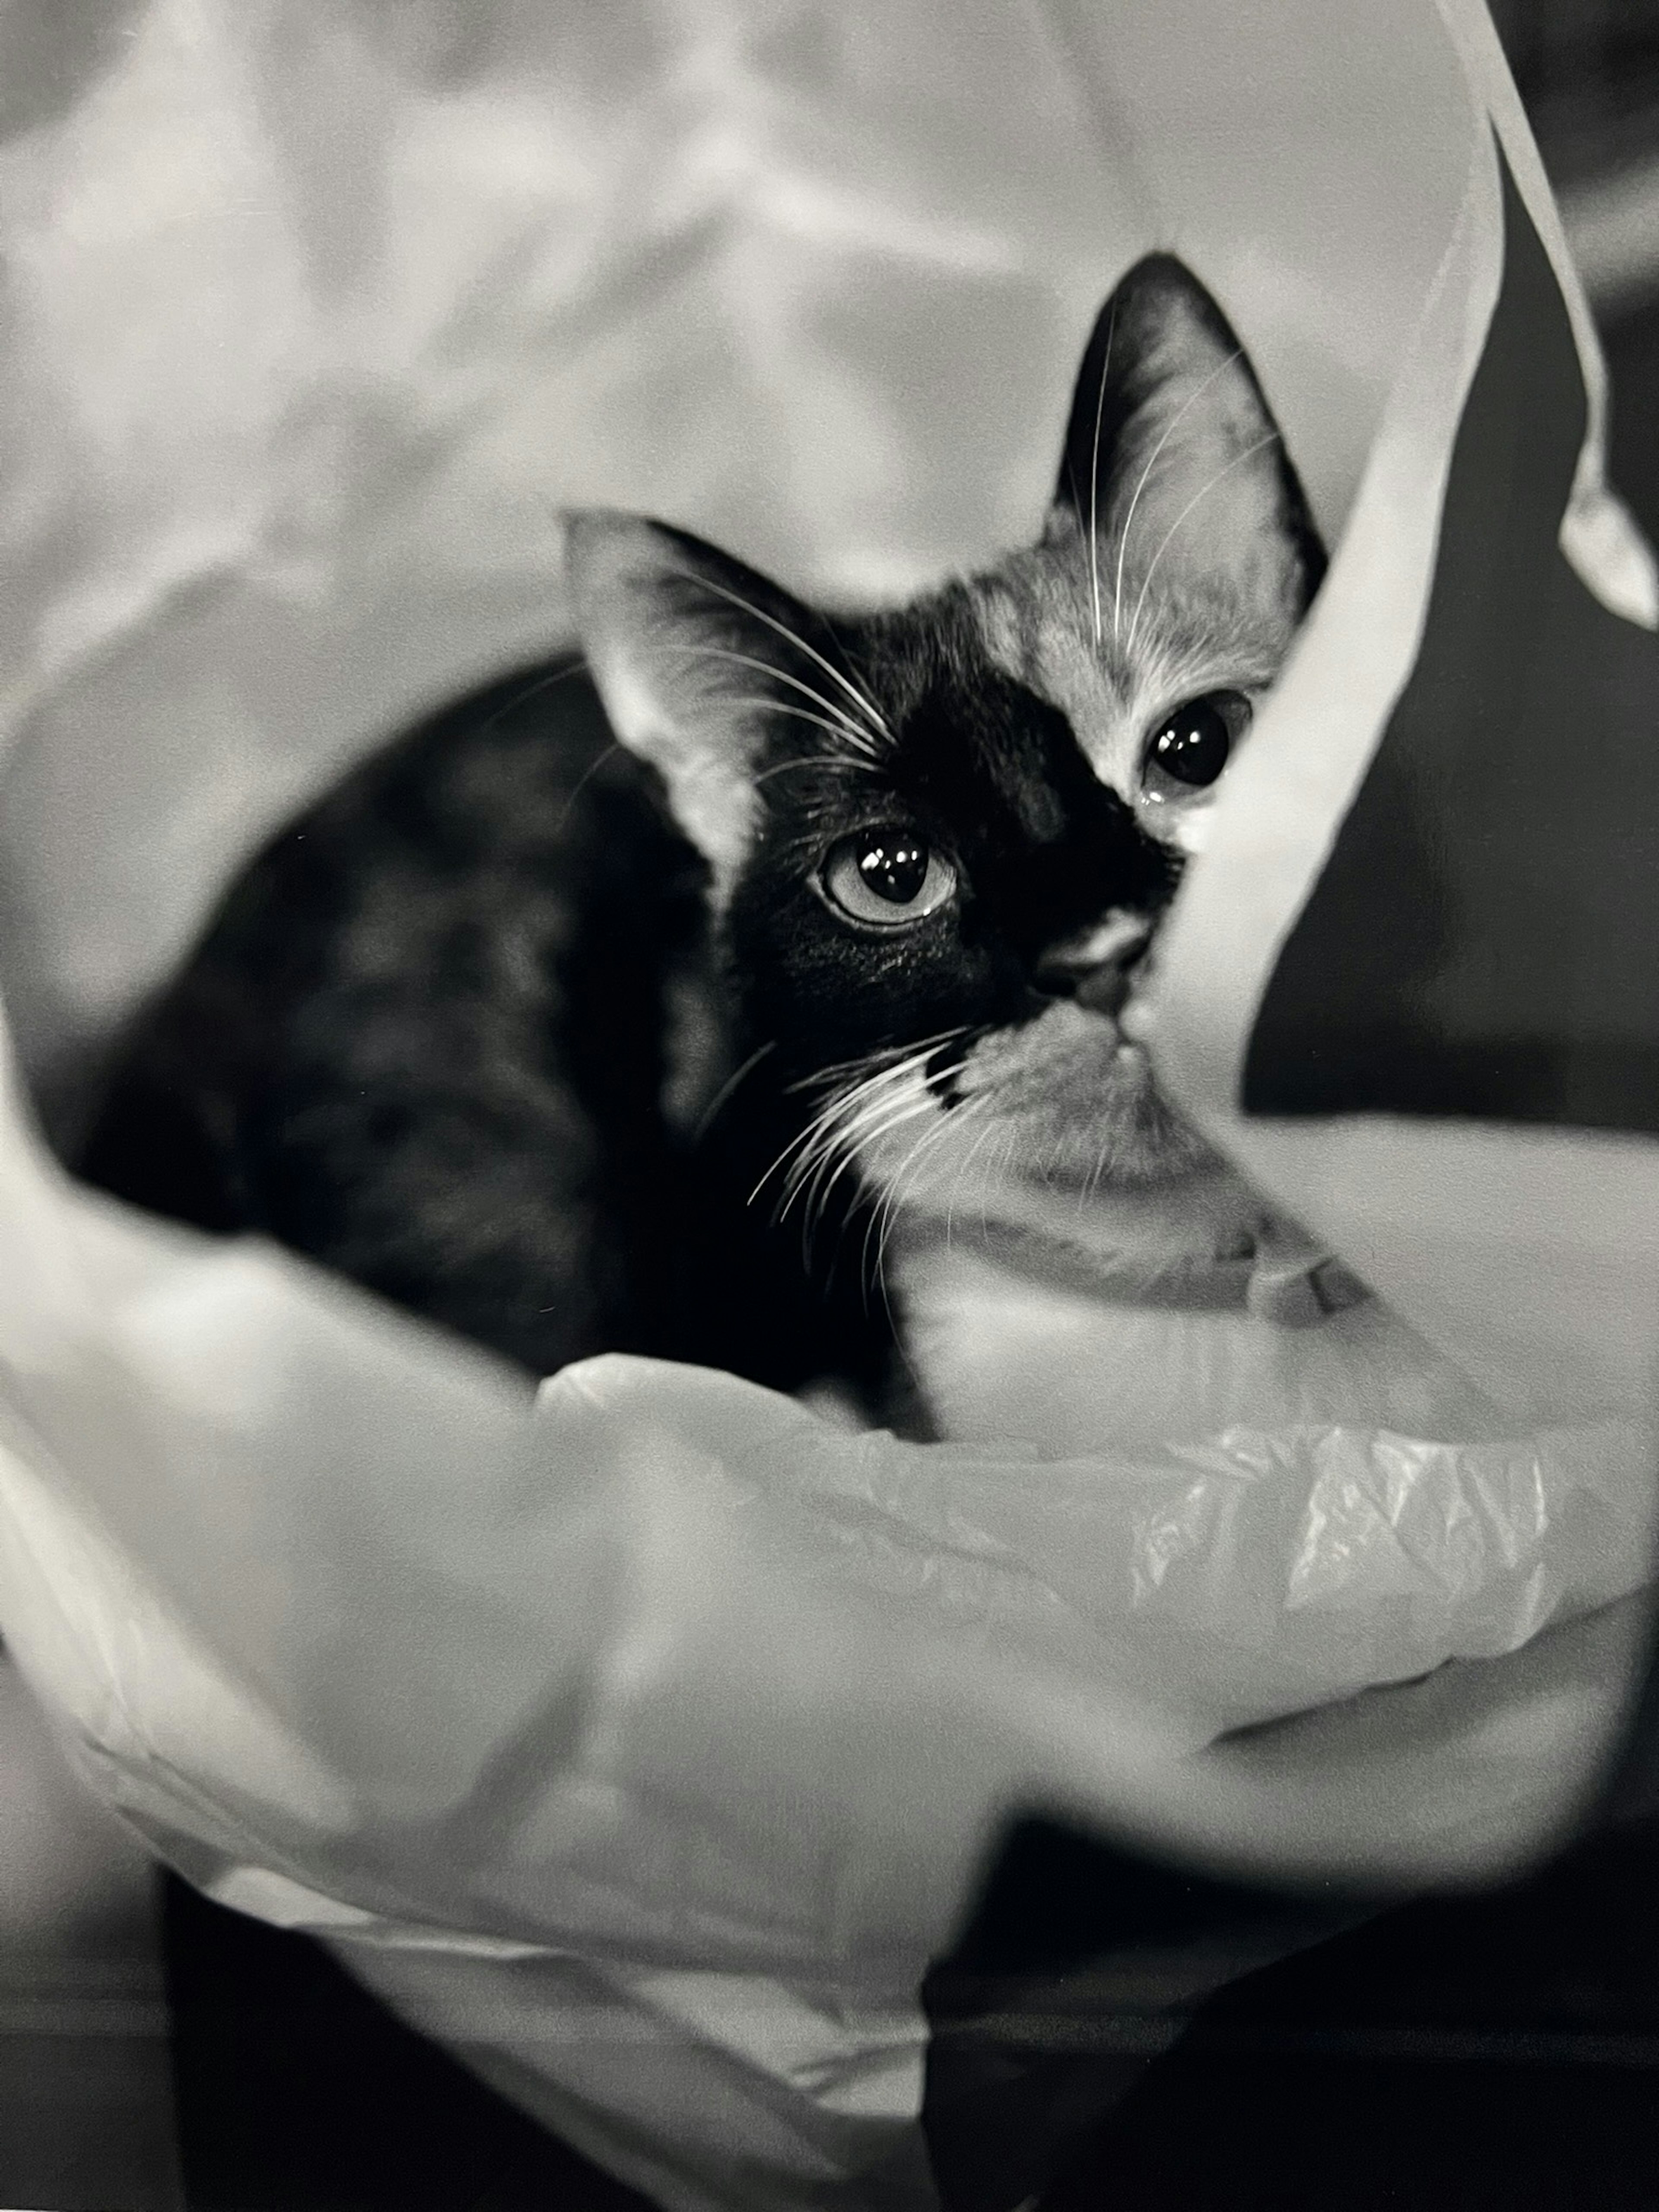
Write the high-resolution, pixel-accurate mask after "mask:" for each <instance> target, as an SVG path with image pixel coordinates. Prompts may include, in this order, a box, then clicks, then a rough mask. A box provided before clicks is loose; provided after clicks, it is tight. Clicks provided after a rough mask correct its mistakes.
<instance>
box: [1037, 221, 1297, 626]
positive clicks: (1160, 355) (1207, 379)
mask: <svg viewBox="0 0 1659 2212" xmlns="http://www.w3.org/2000/svg"><path fill="white" fill-rule="evenodd" d="M1054 503H1055V508H1056V510H1057V512H1058V513H1060V514H1062V515H1065V516H1066V517H1068V518H1070V519H1071V520H1073V521H1074V522H1075V524H1076V525H1077V526H1078V527H1079V529H1080V530H1081V532H1082V535H1083V537H1084V539H1085V543H1090V542H1091V543H1092V544H1093V545H1094V546H1095V548H1096V549H1097V560H1103V558H1104V557H1105V553H1106V550H1107V549H1108V548H1113V549H1115V551H1114V553H1113V556H1112V558H1113V563H1114V566H1115V568H1121V571H1122V573H1123V574H1127V575H1129V576H1132V577H1133V578H1134V579H1135V581H1136V587H1137V590H1139V587H1140V586H1141V585H1142V584H1143V583H1145V582H1146V580H1148V579H1149V577H1150V576H1151V574H1152V572H1153V571H1154V570H1157V571H1158V574H1160V575H1161V576H1163V577H1164V579H1165V580H1168V581H1170V582H1172V583H1173V582H1176V581H1177V580H1179V579H1181V578H1182V576H1183V575H1185V576H1188V577H1190V576H1193V575H1194V574H1199V575H1206V574H1207V575H1210V576H1215V575H1218V574H1225V576H1226V577H1228V578H1229V579H1230V580H1231V582H1232V583H1233V584H1234V586H1236V587H1237V589H1239V590H1240V591H1242V592H1243V594H1244V596H1245V597H1246V598H1247V599H1251V600H1254V601H1257V602H1261V603H1264V604H1268V605H1273V606H1275V607H1282V608H1283V610H1284V611H1285V612H1286V613H1287V614H1288V615H1289V616H1290V617H1291V619H1292V620H1298V619H1299V618H1300V617H1301V616H1302V615H1303V614H1304V613H1305V612H1306V611H1307V607H1308V604H1309V602H1310V599H1312V597H1313V595H1314V592H1316V590H1317V588H1318V586H1319V583H1320V580H1321V579H1322V576H1323V574H1324V570H1325V554H1324V549H1323V547H1322V544H1321V543H1320V539H1319V534H1318V532H1317V531H1316V528H1315V526H1314V522H1313V517H1312V514H1311V513H1310V510H1309V507H1308V502H1307V499H1306V496H1305V495H1304V492H1303V489H1302V485H1301V483H1300V480H1299V479H1298V477H1297V473H1296V471H1295V469H1294V467H1293V466H1292V465H1291V459H1290V456H1289V454H1288V453H1286V451H1285V441H1284V438H1283V436H1282V435H1281V434H1280V431H1279V425H1278V423H1277V422H1275V421H1274V419H1273V412H1272V410H1271V409H1270V408H1269V407H1268V405H1267V399H1266V398H1265V397H1264V395H1263V393H1262V390H1261V384H1260V382H1259V381H1258V380H1257V377H1256V374H1255V369H1254V368H1253V367H1252V366H1251V363H1250V361H1249V356H1247V354H1246V353H1245V351H1244V349H1243V345H1242V344H1241V343H1240V341H1239V338H1238V336H1237V332H1236V331H1234V329H1233V327H1232V325H1231V323H1229V321H1228V320H1227V318H1226V317H1225V315H1224V314H1223V313H1222V312H1221V309H1220V308H1219V307H1218V306H1217V305H1216V302H1215V301H1214V300H1213V299H1212V297H1211V295H1210V294H1209V292H1208V291H1207V290H1206V289H1205V287H1204V286H1203V285H1202V284H1201V283H1200V282H1199V280H1198V278H1197V277H1196V276H1194V275H1193V273H1192V271H1191V270H1189V269H1188V267H1187V266H1186V264H1185V263H1183V262H1181V261H1178V260H1177V259H1176V258H1175V256H1174V255H1173V254H1170V253H1152V254H1148V255H1147V256H1146V258H1145V259H1144V260H1142V261H1138V262H1137V263H1136V264H1135V265H1134V267H1133V269H1131V270H1129V272H1128V274H1127V276H1125V277H1124V278H1123V279H1122V281H1121V283H1119V285H1118V286H1117V289H1115V291H1114V292H1113V294H1112V295H1111V297H1110V298H1109V300H1108V301H1107V302H1106V304H1105V306H1104V307H1103V308H1102V309H1101V311H1100V314H1099V317H1098V318H1097V321H1096V324H1095V327H1094V331H1093V332H1092V334H1091V337H1090V339H1089V343H1088V345H1087V347H1086V349H1085V352H1084V356H1083V365H1082V368H1081V369H1080V370H1079V374H1078V381H1077V388H1076V391H1075V392H1074V394H1073V399H1072V411H1071V416H1070V420H1069V421H1068V422H1067V424H1066V441H1065V446H1064V448H1063V451H1062V453H1061V457H1060V477H1059V481H1058V483H1057V484H1056V486H1055V489H1054Z"/></svg>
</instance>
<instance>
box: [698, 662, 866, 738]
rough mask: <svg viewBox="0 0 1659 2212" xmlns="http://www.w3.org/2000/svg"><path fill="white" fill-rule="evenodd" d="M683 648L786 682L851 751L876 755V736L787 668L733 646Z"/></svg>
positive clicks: (775, 680)
mask: <svg viewBox="0 0 1659 2212" xmlns="http://www.w3.org/2000/svg"><path fill="white" fill-rule="evenodd" d="M686 651H687V653H688V655H689V657H690V659H696V660H730V661H732V662H734V663H735V664H736V665H737V666H738V667H739V668H755V669H758V670H759V671H760V672H761V674H762V675H763V676H769V677H770V678H772V680H773V681H774V682H775V683H777V684H787V685H788V686H789V688H790V690H792V691H799V693H800V695H801V696H802V697H803V698H804V699H810V700H811V702H813V704H814V705H815V706H817V707H822V708H823V711H824V713H825V714H827V715H828V716H829V720H830V725H831V726H832V728H833V729H834V730H835V731H836V733H837V734H838V735H840V736H842V737H843V738H846V739H847V741H848V744H850V745H852V746H853V748H854V750H856V751H859V752H864V753H868V754H869V755H870V756H871V757H872V758H874V757H876V744H875V739H874V737H873V736H872V732H870V731H868V730H866V729H863V728H861V727H860V725H859V724H858V723H856V722H854V721H851V720H848V716H847V715H846V714H845V713H844V712H843V710H842V708H839V707H837V706H836V702H834V700H833V699H826V698H825V697H824V696H823V692H822V691H817V690H814V689H813V687H812V686H811V684H808V683H807V682H805V679H804V678H801V677H799V676H792V675H791V674H790V673H789V671H788V670H787V668H775V667H774V665H772V663H771V662H770V661H769V660H763V659H761V658H760V656H759V654H758V653H739V652H738V650H737V649H736V647H733V646H728V645H697V646H691V647H688V648H686Z"/></svg>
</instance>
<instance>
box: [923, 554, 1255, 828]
mask: <svg viewBox="0 0 1659 2212" xmlns="http://www.w3.org/2000/svg"><path fill="white" fill-rule="evenodd" d="M1120 550H1121V549H1120V547H1119V545H1118V544H1117V543H1116V542H1115V540H1114V539H1112V538H1103V540H1102V542H1101V543H1100V544H1099V546H1098V547H1097V548H1091V546H1090V545H1089V544H1086V543H1085V538H1084V533H1083V532H1081V531H1080V530H1076V529H1074V528H1073V527H1072V526H1070V525H1069V523H1068V522H1067V520H1066V518H1063V517H1062V518H1060V520H1059V522H1058V524H1057V526H1055V527H1054V529H1053V530H1052V531H1051V533H1050V535H1049V536H1048V538H1045V539H1044V540H1043V541H1042V543H1040V544H1037V545H1036V546H1033V547H1030V548H1029V549H1028V550H1025V551H1023V552H1021V553H1018V554H1015V555H1012V556H1010V557H1009V558H1008V559H1006V561H1004V562H1001V563H1000V565H999V566H998V567H997V568H994V569H992V570H989V571H987V572H986V573H985V574H981V575H979V576H976V577H974V578H972V579H971V580H969V582H968V583H967V584H966V585H965V586H963V599H964V605H965V607H966V609H967V610H968V611H969V617H970V619H971V623H972V626H973V629H974V633H975V640H976V643H977V646H978V649H979V650H980V652H981V653H982V654H983V656H984V659H985V661H986V663H987V665H989V666H990V667H992V668H994V670H996V671H998V672H999V673H1000V675H1002V676H1004V677H1006V678H1010V679H1012V682H1014V683H1015V684H1018V685H1019V686H1020V687H1021V688H1022V689H1023V690H1026V691H1029V692H1030V693H1031V694H1033V695H1035V696H1036V697H1037V698H1038V699H1041V700H1043V701H1045V702H1048V703H1049V704H1050V705H1052V706H1053V707H1054V708H1058V709H1059V711H1060V713H1061V714H1063V715H1064V716H1065V718H1066V721H1067V723H1068V724H1069V726H1070V727H1071V730H1072V732H1073V735H1074V737H1075V738H1076V740H1077V743H1078V745H1079V748H1080V750H1082V752H1083V754H1084V757H1085V759H1086V760H1087V761H1088V763H1089V765H1090V766H1091V769H1093V770H1094V773H1095V774H1096V775H1097V776H1098V777H1099V778H1100V780H1101V781H1103V783H1106V784H1108V785H1109V786H1111V787H1114V788H1115V789H1118V790H1120V791H1122V792H1124V793H1125V794H1126V795H1127V789H1128V787H1129V786H1130V785H1131V784H1132V783H1133V779H1134V776H1135V775H1136V773H1137V770H1138V768H1139V757H1140V751H1141V747H1142V745H1143V744H1144V741H1145V739H1146V736H1147V735H1148V734H1149V733H1150V732H1151V730H1152V727H1154V726H1155V725H1156V724H1157V722H1158V720H1160V719H1161V718H1162V717H1163V716H1164V715H1166V714H1169V713H1170V711H1171V710H1172V709H1173V708H1176V707H1177V706H1179V705H1181V704H1182V702H1184V701H1186V700H1188V699H1191V698H1194V697H1195V696H1200V695H1201V694H1202V693H1204V692H1206V691H1211V690H1222V689H1235V690H1242V691H1245V692H1252V691H1255V690H1260V689H1262V688H1265V686H1266V685H1267V684H1269V683H1270V682H1271V681H1272V679H1273V676H1274V675H1275V674H1276V673H1277V671H1278V669H1279V665H1280V664H1281V663H1282V661H1283V659H1284V657H1285V652H1286V650H1287V649H1288V647H1289V645H1290V642H1291V635H1292V634H1293V631H1294V628H1295V623H1294V617H1293V615H1292V613H1291V610H1290V609H1289V608H1287V607H1283V606H1279V605H1273V604H1272V603H1271V602H1269V601H1266V600H1264V599H1263V597H1262V596H1261V594H1259V593H1256V592H1251V591H1249V590H1248V589H1241V588H1240V586H1239V583H1238V581H1237V580H1235V579H1233V578H1231V577H1229V576H1227V575H1225V574H1216V575H1211V576H1203V577H1197V578H1195V577H1194V576H1193V575H1192V574H1188V575H1186V576H1183V577H1181V578H1178V579H1176V578H1170V579H1160V578H1158V576H1157V575H1155V574H1154V575H1148V574H1146V573H1145V572H1144V570H1143V569H1142V568H1138V567H1137V566H1135V565H1133V563H1132V562H1128V561H1127V560H1124V559H1121V557H1120Z"/></svg>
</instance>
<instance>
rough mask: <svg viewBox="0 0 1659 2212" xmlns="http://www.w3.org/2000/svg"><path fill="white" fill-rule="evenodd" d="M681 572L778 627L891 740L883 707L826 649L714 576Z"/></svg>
mask: <svg viewBox="0 0 1659 2212" xmlns="http://www.w3.org/2000/svg"><path fill="white" fill-rule="evenodd" d="M679 573H680V574H681V575H682V576H684V579H685V580H686V581H687V582H690V583H695V584H697V585H699V586H701V587H702V589H703V590H705V591H710V592H717V593H718V594H719V596H720V598H721V599H725V600H726V601H727V602H728V604H729V605H732V606H734V607H738V608H740V609H741V610H742V611H743V612H744V614H749V615H752V616H753V617H755V619H756V621H757V622H763V623H765V624H766V626H767V628H768V629H771V630H775V631H776V633H777V635H779V636H780V637H781V638H783V639H785V640H787V642H788V643H789V644H791V645H793V646H795V647H798V648H799V650H800V651H801V652H802V653H805V655H806V657H807V659H809V660H813V661H816V662H817V665H818V666H819V667H820V668H821V669H822V670H823V672H824V674H825V675H826V676H827V677H828V678H829V680H830V682H831V683H833V684H840V686H841V688H842V690H843V691H845V692H846V694H847V696H848V698H849V699H851V700H852V702H853V703H854V706H856V707H857V708H860V711H861V712H862V713H864V714H867V715H868V716H869V718H870V721H871V723H872V726H873V728H874V729H875V730H876V731H877V732H879V733H880V735H881V736H883V737H884V738H888V739H889V740H890V738H891V736H892V732H890V730H889V729H888V727H887V725H886V723H885V722H884V720H883V719H882V713H881V709H880V708H879V707H878V706H877V704H876V702H875V701H874V700H873V699H872V698H871V697H870V696H869V694H868V693H867V692H866V691H864V690H861V689H860V686H859V685H858V684H854V682H853V680H852V678H850V677H848V676H844V675H843V674H842V671H841V670H840V669H838V668H837V667H836V665H835V663H834V662H833V661H830V660H827V659H825V658H824V656H823V653H819V652H818V651H817V649H816V648H815V647H812V646H810V645H809V644H808V643H807V642H806V640H805V638H804V637H801V636H800V635H798V633H797V632H795V631H794V630H793V629H790V627H789V625H788V623H783V622H780V621H779V620H778V618H777V617H776V616H775V615H769V614H768V613H767V611H766V610H765V608H764V607H757V606H756V605H754V604H753V603H752V602H751V601H750V600H748V599H744V596H743V594H742V592H734V591H732V589H731V588H730V586H727V585H725V584H718V583H716V582H715V581H714V578H713V577H712V576H704V575H699V574H696V571H694V570H691V569H682V570H681V571H680V572H679Z"/></svg>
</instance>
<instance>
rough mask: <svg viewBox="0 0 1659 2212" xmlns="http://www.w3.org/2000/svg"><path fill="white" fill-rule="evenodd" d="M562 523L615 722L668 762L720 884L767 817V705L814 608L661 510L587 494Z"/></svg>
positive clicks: (805, 649)
mask: <svg viewBox="0 0 1659 2212" xmlns="http://www.w3.org/2000/svg"><path fill="white" fill-rule="evenodd" d="M564 533H565V534H564V554H565V574H566V578H567V580H568V585H569V588H570V595H571V599H572V603H573V605H574V611H575V617H576V626H577V631H578V634H579V636H580V641H581V645H582V649H583V651H584V653H586V658H587V661H588V665H589V667H590V668H591V670H592V675H593V680H594V682H595V684H597V685H598V687H599V696H600V697H601V698H602V699H603V701H604V702H605V711H606V713H607V714H608V715H609V716H610V718H611V725H612V727H613V728H614V729H615V731H616V733H617V737H618V738H620V739H621V741H622V742H623V744H625V745H627V746H628V747H629V750H631V751H634V752H636V753H638V754H640V755H641V757H642V758H644V759H646V760H647V761H649V762H651V763H652V764H653V766H654V767H655V768H656V769H658V770H659V772H660V774H661V775H662V777H663V780H664V781H665V784H666V786H667V788H668V797H669V803H670V805H671V807H672V808H673V811H674V815H675V818H676V819H677V820H678V823H679V824H680V827H681V828H682V829H684V832H685V834H686V835H687V836H688V837H690V840H691V842H692V843H693V844H694V845H696V848H698V850H699V851H700V852H701V853H702V855H703V857H704V859H705V860H707V861H708V865H709V867H710V870H711V871H712V872H713V875H714V885H715V892H716V896H717V897H724V896H725V895H726V893H727V892H729V890H730V889H731V886H732V883H733V882H734V880H735V879H736V877H737V874H738V871H739V869H740V868H741V866H742V865H743V861H744V856H745V855H746V854H747V852H748V850H749V847H750V842H751V841H752V839H753V836H754V833H755V829H756V826H757V820H758V813H759V809H758V804H757V799H756V793H755V785H754V775H755V768H756V761H757V755H758V753H759V750H760V748H761V745H762V744H763V738H764V734H765V715H766V713H767V710H768V709H769V708H772V709H774V710H775V709H776V708H778V707H779V706H780V705H786V706H787V702H788V699H789V696H790V686H791V685H792V684H793V685H796V686H797V687H799V685H801V684H804V683H805V680H806V679H805V678H804V677H802V676H801V675H799V673H797V672H796V670H797V664H798V663H804V662H805V661H806V659H807V658H808V655H809V653H810V652H811V647H810V646H809V645H808V644H807V642H806V641H807V640H808V639H809V638H810V636H811V633H812V631H813V629H815V628H816V627H817V617H814V616H813V615H811V613H810V612H809V611H808V610H807V609H806V608H805V607H804V606H802V605H800V604H799V602H798V601H797V600H795V599H792V598H791V597H790V596H789V594H788V593H787V592H784V591H782V590H781V589H780V588H779V586H777V585H775V584H773V583H770V582H769V581H768V580H767V579H766V578H765V577H764V576H761V575H758V574H756V572H755V571H754V570H753V569H752V568H745V567H744V565H743V563H742V562H739V561H734V560H732V558H731V556H729V555H728V554H725V553H722V552H720V551H719V550H717V549H716V548H715V547H714V546H713V545H709V544H705V543H704V542H703V540H702V538H694V537H692V536H691V535H690V532H686V531H683V530H674V529H671V528H670V527H669V526H667V525H666V524H665V523H661V522H652V521H648V520H646V519H645V518H644V517H643V516H640V515H633V514H623V513H617V512H615V511H613V510H611V509H606V508H587V509H582V510H579V511H575V512H572V513H568V514H567V515H566V516H565V518H564ZM813 688H814V689H817V688H819V686H817V685H815V686H813Z"/></svg>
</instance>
